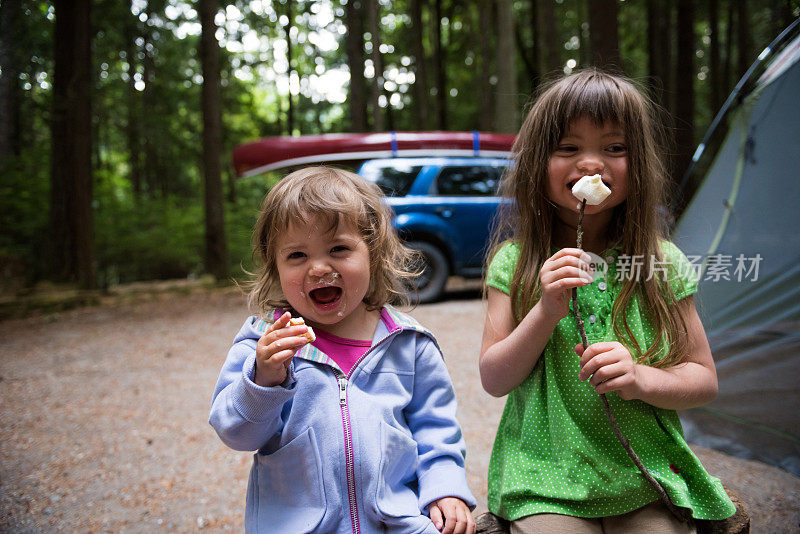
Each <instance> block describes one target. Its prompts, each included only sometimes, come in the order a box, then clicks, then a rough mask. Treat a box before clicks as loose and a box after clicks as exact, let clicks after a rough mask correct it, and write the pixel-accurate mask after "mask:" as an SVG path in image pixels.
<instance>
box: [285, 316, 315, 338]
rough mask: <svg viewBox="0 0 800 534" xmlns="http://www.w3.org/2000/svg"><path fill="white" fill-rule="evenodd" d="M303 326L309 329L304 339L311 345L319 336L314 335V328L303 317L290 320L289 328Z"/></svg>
mask: <svg viewBox="0 0 800 534" xmlns="http://www.w3.org/2000/svg"><path fill="white" fill-rule="evenodd" d="M301 324H303V325H306V328H308V331H307V332H306V333H305V336H304V337H305V338H306V339H307V340H308V342H309V343H311V342H312V341H314V340H315V339H317V336H316V335H314V330H312V328H311V327H310V326H308V325H307V324H306V322H305V320H304V319H303V318H302V317H292V318H291V319H289V326H300V325H301Z"/></svg>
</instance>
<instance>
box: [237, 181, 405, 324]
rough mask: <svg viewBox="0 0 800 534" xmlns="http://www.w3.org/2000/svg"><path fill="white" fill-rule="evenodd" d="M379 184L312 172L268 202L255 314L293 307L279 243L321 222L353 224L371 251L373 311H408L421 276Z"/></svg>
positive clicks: (254, 285) (259, 243)
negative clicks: (302, 226)
mask: <svg viewBox="0 0 800 534" xmlns="http://www.w3.org/2000/svg"><path fill="white" fill-rule="evenodd" d="M383 198H384V195H383V192H381V190H380V188H379V187H378V186H377V185H375V184H374V183H372V182H370V181H368V180H365V179H364V178H362V177H360V176H358V175H357V174H353V173H352V172H348V171H344V170H341V169H336V168H332V167H306V168H303V169H300V170H297V171H294V172H292V173H291V174H289V175H288V176H286V177H285V178H283V179H282V180H281V181H280V182H278V184H277V185H276V186H275V187H273V188H272V189H271V190H270V191H269V193H267V195H266V197H265V198H264V202H263V203H262V205H261V212H260V215H259V217H258V222H257V223H256V226H255V229H254V231H253V260H254V263H255V264H256V266H257V270H256V272H255V273H249V274H251V275H252V276H253V279H252V280H251V282H250V283H249V284H247V286H246V287H247V289H248V290H249V291H248V297H247V302H248V305H249V306H250V308H251V309H252V310H254V311H256V312H257V313H259V314H261V315H266V314H267V313H268V312H269V311H270V310H273V309H276V308H289V307H290V305H289V303H288V302H287V300H286V297H285V296H284V295H283V292H282V290H281V284H280V278H279V276H278V268H277V264H276V251H275V245H276V242H277V237H278V236H280V235H281V234H282V233H284V232H285V231H286V230H287V228H288V227H289V226H290V225H291V224H294V223H303V222H307V221H309V220H310V219H313V218H321V219H322V222H324V223H325V224H326V226H327V229H328V231H336V229H337V228H338V226H339V225H340V224H341V223H342V222H343V221H346V222H349V223H352V224H353V225H354V226H355V227H356V228H357V229H358V231H359V232H360V234H361V236H362V237H363V238H364V241H365V242H366V243H367V247H368V249H369V261H370V284H369V288H368V290H367V293H366V295H365V296H364V303H365V304H366V305H367V308H368V309H378V308H380V307H381V306H383V305H384V304H393V305H407V304H408V303H409V298H408V291H409V288H410V287H412V285H411V284H410V279H411V278H413V277H414V276H416V275H417V274H418V273H417V272H416V271H415V270H414V269H413V267H412V265H413V264H414V262H415V260H416V256H415V253H414V252H413V251H412V250H411V249H409V248H407V247H406V246H404V245H403V243H402V242H401V241H400V238H399V237H398V235H397V232H396V231H395V230H394V228H393V227H392V223H391V221H392V212H391V209H390V208H389V207H388V206H387V205H386V204H385V203H384V202H383Z"/></svg>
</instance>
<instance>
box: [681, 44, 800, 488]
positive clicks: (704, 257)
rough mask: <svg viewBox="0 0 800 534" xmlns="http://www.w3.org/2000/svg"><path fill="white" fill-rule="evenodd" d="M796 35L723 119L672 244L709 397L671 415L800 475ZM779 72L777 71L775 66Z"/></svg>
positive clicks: (707, 440) (728, 446)
mask: <svg viewBox="0 0 800 534" xmlns="http://www.w3.org/2000/svg"><path fill="white" fill-rule="evenodd" d="M798 57H800V37H796V38H795V39H794V40H792V41H790V42H789V44H788V45H787V46H786V47H785V48H784V53H783V54H777V55H776V57H775V58H774V60H773V61H772V62H771V63H770V64H768V65H766V66H765V68H766V69H767V73H772V74H770V75H769V76H766V75H765V76H764V77H762V78H761V79H760V80H759V83H758V84H757V85H756V88H755V90H754V91H753V92H752V93H751V94H750V95H748V96H747V97H746V98H744V99H743V100H742V101H741V102H740V104H739V105H738V106H737V107H736V108H735V109H733V110H732V111H731V112H730V113H731V115H730V120H729V127H728V131H727V135H726V137H725V139H724V141H723V144H722V146H721V147H720V149H719V150H718V151H717V153H716V155H715V156H714V158H715V159H714V161H713V164H712V165H711V167H710V170H709V171H708V173H707V174H706V176H705V177H704V179H703V181H702V182H701V185H700V187H699V188H698V190H697V191H696V193H695V195H694V197H693V198H692V200H691V201H690V203H689V204H688V206H687V208H686V210H685V211H684V212H683V214H682V215H681V217H680V219H679V220H678V223H677V225H676V227H675V230H674V232H673V240H674V241H675V242H676V244H677V245H678V246H679V247H680V248H681V249H682V250H683V251H684V252H685V253H686V254H687V255H688V256H689V258H690V260H692V261H693V263H694V264H695V265H696V266H697V268H698V272H699V275H700V287H699V291H698V294H697V297H696V300H697V303H698V310H699V312H700V317H701V318H702V319H703V323H704V325H705V328H706V332H707V334H708V338H709V342H710V344H711V349H712V353H713V354H714V359H715V361H716V365H717V374H718V378H719V395H718V397H717V399H716V400H715V401H714V402H712V403H710V404H709V405H707V406H704V407H701V408H696V409H693V410H687V411H685V412H682V413H681V418H682V420H683V423H684V428H685V430H686V435H687V439H688V440H689V441H690V442H692V443H696V444H698V445H702V446H706V447H712V448H715V449H718V450H722V451H724V452H727V453H731V454H735V455H737V456H740V457H743V458H749V459H758V460H761V461H764V462H767V463H770V464H773V465H777V466H779V467H782V468H783V469H785V470H787V471H789V472H791V473H792V474H794V475H796V476H800V411H799V409H800V386H799V385H798V382H800V179H799V178H800V177H799V176H798V173H800V105H799V103H800V63H799V62H798V61H797V59H798ZM778 63H779V65H778Z"/></svg>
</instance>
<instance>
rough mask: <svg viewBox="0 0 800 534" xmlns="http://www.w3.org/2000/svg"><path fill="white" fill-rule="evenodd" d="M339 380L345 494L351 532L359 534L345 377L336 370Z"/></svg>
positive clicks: (351, 436)
mask: <svg viewBox="0 0 800 534" xmlns="http://www.w3.org/2000/svg"><path fill="white" fill-rule="evenodd" d="M336 377H337V380H338V381H339V409H340V410H341V412H342V428H343V429H344V452H345V464H346V469H347V496H348V498H349V500H350V520H351V521H352V523H353V534H360V532H361V529H360V528H359V525H358V503H357V502H356V472H355V465H354V464H355V462H354V461H353V434H352V429H351V428H350V412H349V410H348V408H347V377H346V376H345V375H344V374H341V373H340V372H339V371H337V372H336Z"/></svg>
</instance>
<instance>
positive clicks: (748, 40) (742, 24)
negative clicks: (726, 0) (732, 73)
mask: <svg viewBox="0 0 800 534" xmlns="http://www.w3.org/2000/svg"><path fill="white" fill-rule="evenodd" d="M736 23H737V24H736V29H737V37H738V43H737V47H736V49H737V51H738V54H737V61H736V64H737V70H738V74H737V76H736V80H737V82H738V80H739V78H741V77H742V76H744V73H745V72H747V69H749V68H750V64H751V63H752V62H753V61H754V60H755V58H754V57H753V53H752V49H753V39H752V37H751V35H750V32H751V30H750V27H749V25H750V17H749V16H748V13H747V2H741V1H739V2H736Z"/></svg>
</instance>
